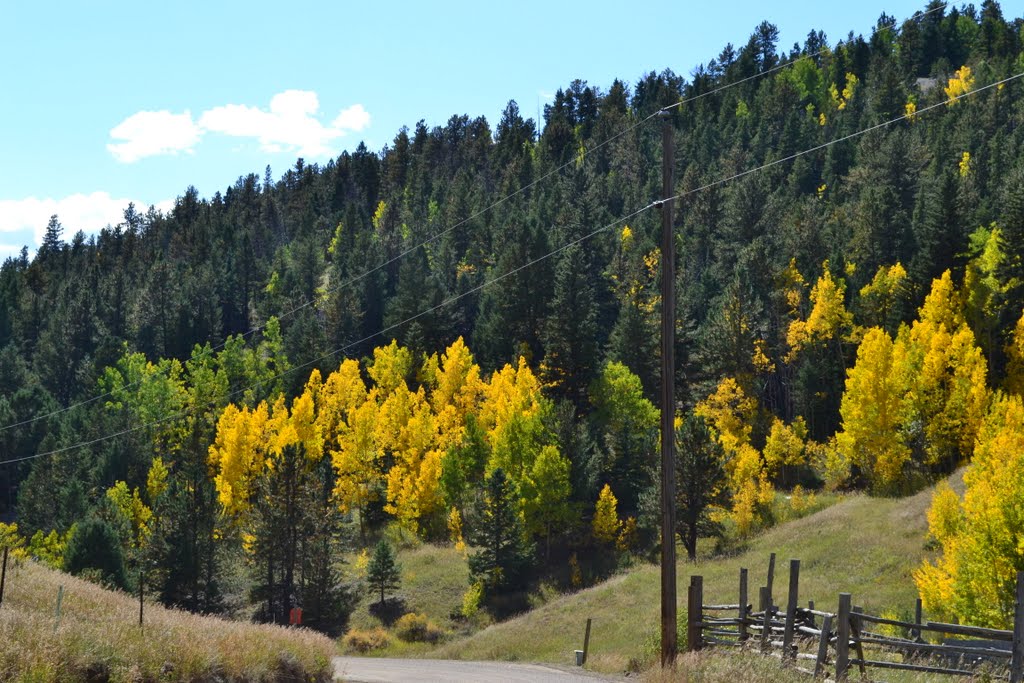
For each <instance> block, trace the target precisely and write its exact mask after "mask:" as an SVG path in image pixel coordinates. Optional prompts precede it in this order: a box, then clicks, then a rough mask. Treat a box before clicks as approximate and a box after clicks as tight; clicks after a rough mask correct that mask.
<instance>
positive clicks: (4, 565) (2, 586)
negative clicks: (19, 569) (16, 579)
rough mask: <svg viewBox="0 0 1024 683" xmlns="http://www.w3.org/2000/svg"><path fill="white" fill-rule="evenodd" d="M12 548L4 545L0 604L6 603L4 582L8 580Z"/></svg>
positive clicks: (0, 575) (0, 571)
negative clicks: (9, 555)
mask: <svg viewBox="0 0 1024 683" xmlns="http://www.w3.org/2000/svg"><path fill="white" fill-rule="evenodd" d="M9 550H10V549H9V548H8V547H7V546H4V562H3V566H2V568H0V605H2V604H4V584H5V583H6V582H7V553H8V551H9Z"/></svg>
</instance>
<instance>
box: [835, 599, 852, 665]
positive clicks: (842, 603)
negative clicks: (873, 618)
mask: <svg viewBox="0 0 1024 683" xmlns="http://www.w3.org/2000/svg"><path fill="white" fill-rule="evenodd" d="M850 599H851V598H850V594H849V593H840V594H839V613H838V614H837V615H836V619H837V620H838V621H839V624H838V625H837V628H836V630H837V633H836V680H837V681H845V680H846V675H847V672H848V671H849V668H850Z"/></svg>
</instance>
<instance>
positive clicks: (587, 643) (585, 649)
mask: <svg viewBox="0 0 1024 683" xmlns="http://www.w3.org/2000/svg"><path fill="white" fill-rule="evenodd" d="M590 622H591V619H590V618H589V617H588V618H587V632H586V634H585V635H584V636H583V662H582V663H581V664H580V666H586V665H587V653H588V652H590Z"/></svg>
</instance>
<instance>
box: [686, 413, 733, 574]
mask: <svg viewBox="0 0 1024 683" xmlns="http://www.w3.org/2000/svg"><path fill="white" fill-rule="evenodd" d="M676 442H677V454H676V529H677V531H678V533H679V536H680V538H682V541H683V547H684V548H686V555H687V557H689V559H690V560H691V561H692V560H696V559H697V539H698V538H700V537H705V538H706V537H709V536H719V535H721V533H722V525H721V524H720V523H718V522H717V521H715V519H714V518H713V517H712V516H711V512H712V510H714V509H715V508H719V509H728V507H729V504H730V502H731V501H730V499H729V481H728V477H727V476H726V473H725V467H724V466H723V463H724V460H725V452H724V450H723V449H722V446H721V444H719V443H718V441H717V440H716V439H715V438H714V435H713V434H712V433H711V430H710V429H708V426H707V423H706V422H705V421H704V418H702V417H698V416H697V415H694V414H692V413H691V414H690V415H688V416H687V417H686V419H685V420H684V421H683V424H682V425H681V426H680V427H679V428H678V429H677V431H676Z"/></svg>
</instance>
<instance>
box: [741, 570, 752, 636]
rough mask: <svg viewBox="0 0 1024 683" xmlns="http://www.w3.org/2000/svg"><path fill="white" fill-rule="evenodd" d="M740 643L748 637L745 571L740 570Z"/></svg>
mask: <svg viewBox="0 0 1024 683" xmlns="http://www.w3.org/2000/svg"><path fill="white" fill-rule="evenodd" d="M739 632H740V641H741V642H742V641H744V640H746V639H747V638H749V637H750V634H749V633H748V632H747V570H746V567H743V568H740V626H739Z"/></svg>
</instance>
